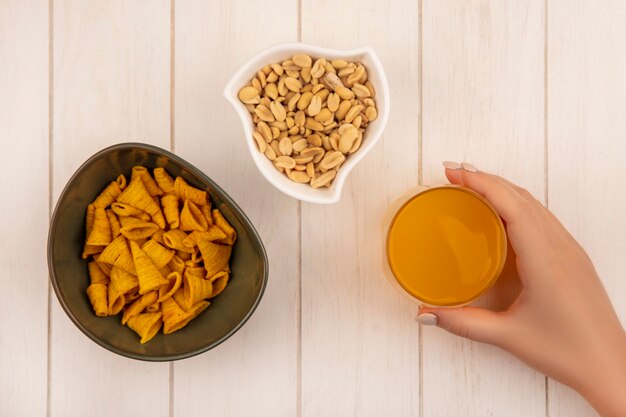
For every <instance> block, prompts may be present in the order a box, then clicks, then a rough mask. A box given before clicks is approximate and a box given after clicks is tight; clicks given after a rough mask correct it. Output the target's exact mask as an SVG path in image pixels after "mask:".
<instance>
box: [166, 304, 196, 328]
mask: <svg viewBox="0 0 626 417" xmlns="http://www.w3.org/2000/svg"><path fill="white" fill-rule="evenodd" d="M161 308H162V310H163V334H170V333H173V332H175V331H176V330H180V329H182V328H183V327H185V326H186V325H187V323H189V322H190V321H191V319H192V318H193V314H192V313H188V312H186V311H185V310H183V309H182V308H181V307H180V305H178V303H177V302H176V301H175V300H174V298H173V297H169V298H168V299H166V300H165V301H163V302H162V303H161Z"/></svg>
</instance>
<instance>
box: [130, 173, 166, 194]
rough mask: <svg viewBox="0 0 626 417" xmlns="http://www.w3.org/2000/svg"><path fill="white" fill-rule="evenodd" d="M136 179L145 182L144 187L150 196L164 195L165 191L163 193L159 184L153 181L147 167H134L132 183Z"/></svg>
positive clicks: (131, 177)
mask: <svg viewBox="0 0 626 417" xmlns="http://www.w3.org/2000/svg"><path fill="white" fill-rule="evenodd" d="M135 178H137V179H139V180H141V181H142V182H143V185H144V187H146V190H147V191H148V194H150V195H151V196H155V195H161V194H163V191H161V189H160V188H159V186H158V185H157V183H156V182H155V181H154V179H152V177H151V176H150V173H149V172H148V170H147V169H146V167H143V166H141V165H137V166H134V167H133V170H132V173H131V175H130V181H131V182H132V181H133V180H134V179H135Z"/></svg>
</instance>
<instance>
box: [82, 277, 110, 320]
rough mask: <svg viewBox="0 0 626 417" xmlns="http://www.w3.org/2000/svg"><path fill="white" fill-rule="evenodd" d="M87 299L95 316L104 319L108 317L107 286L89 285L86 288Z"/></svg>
mask: <svg viewBox="0 0 626 417" xmlns="http://www.w3.org/2000/svg"><path fill="white" fill-rule="evenodd" d="M87 297H89V301H91V305H92V307H93V311H95V313H96V316H98V317H106V316H108V315H109V305H108V294H107V286H106V285H104V284H91V285H89V287H87Z"/></svg>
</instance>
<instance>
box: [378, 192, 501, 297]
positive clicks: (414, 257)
mask: <svg viewBox="0 0 626 417" xmlns="http://www.w3.org/2000/svg"><path fill="white" fill-rule="evenodd" d="M505 258H506V233H505V231H504V226H503V224H502V221H501V220H500V217H499V216H498V214H497V213H496V212H495V210H494V209H493V207H491V205H490V204H489V203H488V202H487V201H486V200H485V199H484V198H483V197H481V196H480V195H478V194H476V193H475V192H473V191H471V190H468V189H466V188H463V187H454V186H443V187H435V188H430V189H427V190H426V191H423V192H421V193H419V194H417V195H415V196H414V197H412V198H411V199H409V200H408V201H407V202H406V203H404V205H403V206H402V207H401V208H400V210H398V212H397V213H396V215H395V217H394V218H393V220H392V221H391V225H390V227H389V231H388V234H387V260H388V262H389V266H390V267H391V271H392V272H393V275H394V276H395V278H396V280H397V281H398V283H399V284H400V285H401V286H402V287H403V288H404V289H405V290H406V291H407V292H408V293H409V294H411V295H412V296H414V297H415V298H417V299H419V300H421V301H422V302H424V303H427V304H431V305H437V306H454V305H462V304H466V303H468V302H470V301H472V300H473V299H475V298H476V297H478V296H479V295H481V294H482V293H484V292H485V291H486V290H487V289H488V288H489V287H491V285H493V283H494V282H495V281H496V279H497V278H498V275H499V274H500V272H501V271H502V267H503V266H504V260H505Z"/></svg>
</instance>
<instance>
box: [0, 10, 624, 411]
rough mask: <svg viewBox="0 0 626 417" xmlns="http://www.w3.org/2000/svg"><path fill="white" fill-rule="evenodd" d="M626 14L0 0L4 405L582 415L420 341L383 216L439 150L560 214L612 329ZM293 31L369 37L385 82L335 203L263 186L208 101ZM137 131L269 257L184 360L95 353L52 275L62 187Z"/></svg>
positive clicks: (511, 371) (217, 100)
mask: <svg viewBox="0 0 626 417" xmlns="http://www.w3.org/2000/svg"><path fill="white" fill-rule="evenodd" d="M625 21H626V2H624V1H621V0H614V1H609V0H602V1H591V0H588V1H584V0H575V1H572V0H492V1H487V0H475V1H470V0H455V1H453V0H401V1H388V2H387V1H381V0H358V1H356V0H350V1H343V0H342V1H337V0H275V1H246V0H235V1H226V0H224V1H221V2H218V1H208V0H206V1H201V0H171V1H170V0H144V1H140V0H125V1H123V0H98V1H96V0H90V1H86V0H0V141H1V144H2V154H1V155H0V167H1V173H2V175H0V192H1V197H0V199H1V204H0V219H1V220H0V226H1V228H0V291H1V292H0V415H1V416H51V417H61V416H63V417H65V416H113V415H116V416H118V415H119V416H130V415H135V416H150V417H161V416H170V417H173V416H175V417H179V416H180V417H183V416H207V415H211V416H303V417H314V416H315V417H317V416H359V417H360V416H423V417H434V416H497V417H500V416H504V417H515V416H519V417H522V416H523V417H529V416H530V417H534V416H541V417H543V416H550V417H580V416H591V415H594V413H593V411H591V410H590V408H589V407H588V406H587V405H586V404H585V403H584V402H583V401H582V400H581V399H580V398H579V397H578V396H577V395H576V394H575V393H573V392H572V391H570V390H569V389H567V388H565V387H563V386H561V385H559V384H558V383H556V382H554V381H551V380H549V379H546V378H545V377H544V376H543V375H541V374H539V373H537V372H535V371H533V370H531V369H528V368H527V367H525V366H524V365H523V364H521V363H520V362H519V361H517V360H516V359H515V358H513V357H511V356H509V355H508V354H506V353H504V352H502V351H500V350H498V349H495V348H492V347H489V346H484V345H480V344H476V343H471V342H467V341H464V340H460V339H457V338H454V337H451V336H449V335H447V334H444V333H443V332H442V331H439V330H438V329H432V328H424V329H422V330H420V329H419V328H418V326H417V325H416V323H415V322H414V320H413V319H414V315H415V306H414V305H411V304H410V303H408V302H406V301H405V300H404V299H403V298H402V297H400V296H399V295H398V294H397V293H396V292H395V291H394V290H393V289H392V288H391V287H390V285H389V284H388V283H387V282H386V281H385V280H384V279H383V278H382V270H383V264H382V259H383V258H382V255H381V250H382V241H383V237H382V231H381V227H380V224H381V219H382V216H383V214H384V212H385V209H386V207H387V205H388V204H389V203H390V201H392V200H393V199H395V198H396V197H397V196H398V195H400V194H401V193H402V192H403V191H405V190H406V189H407V188H409V187H411V186H413V185H415V184H417V183H418V182H422V183H431V182H441V181H443V173H442V168H441V161H442V160H443V159H450V160H457V161H462V160H465V161H470V162H473V163H474V164H476V165H477V166H478V167H479V168H482V169H484V170H489V171H493V172H496V173H499V174H501V175H504V176H506V177H509V178H511V179H512V180H514V181H516V182H518V183H520V184H521V185H523V186H525V187H527V188H528V189H529V190H531V191H532V192H533V193H534V194H535V195H536V196H537V197H538V198H539V199H541V200H542V201H543V202H544V203H545V204H546V205H548V206H549V208H550V209H552V210H553V211H554V212H555V213H556V214H557V215H558V216H559V217H560V218H561V219H562V221H563V222H564V223H565V225H566V226H567V227H568V228H569V229H570V230H571V231H572V232H573V234H574V235H575V236H576V237H577V238H578V239H580V241H581V242H582V243H583V245H584V246H585V247H586V248H587V250H588V252H589V253H590V255H591V256H592V258H593V259H594V261H595V263H596V266H597V269H598V271H599V273H600V275H601V276H602V279H603V280H604V282H605V284H606V287H607V289H608V291H609V292H610V295H611V298H612V299H613V301H614V303H615V304H616V307H617V310H618V312H619V314H620V317H621V318H622V320H626V256H624V255H625V251H626V221H625V220H624V213H625V212H626V197H625V191H624V186H625V185H626V179H625V178H626V175H625V174H626V169H625V168H624V164H625V163H624V160H625V157H626V113H625V110H626V76H625V74H626V47H625V46H624V44H625V41H626V25H625V24H624V22H625ZM298 40H301V41H303V42H308V43H313V44H318V45H322V46H329V47H335V48H350V47H356V46H363V45H371V46H372V47H374V48H375V50H376V51H377V52H378V54H379V55H380V57H381V59H382V61H383V64H384V66H385V69H386V72H387V76H388V78H389V82H390V87H391V100H392V111H391V117H390V120H389V124H388V127H387V129H386V131H385V134H384V137H383V140H382V141H381V143H380V144H379V145H377V147H376V148H375V149H374V150H373V151H372V153H371V154H369V155H368V156H367V157H366V158H365V159H364V160H363V162H362V163H361V164H360V165H359V166H358V167H357V168H356V169H355V170H354V171H353V173H352V176H351V177H350V179H349V180H348V183H347V185H346V188H345V189H344V194H343V198H342V200H341V202H339V203H338V204H335V205H332V206H317V205H311V204H305V203H299V202H298V201H295V200H292V199H290V198H288V197H286V196H285V195H283V194H281V193H280V192H279V191H277V190H276V189H274V188H273V187H272V186H270V185H269V183H267V182H266V181H265V180H264V179H263V178H262V177H261V175H260V174H259V173H258V172H257V170H256V168H255V167H254V165H253V163H252V161H251V158H250V157H249V155H248V153H247V150H246V148H245V144H244V138H242V129H241V126H240V124H239V121H238V119H237V117H236V115H235V113H234V111H233V110H232V109H231V108H230V107H229V106H228V105H227V104H226V102H225V100H224V99H223V98H222V96H221V90H222V88H223V86H224V84H225V82H226V80H227V79H228V78H229V76H230V75H231V74H232V73H233V72H234V71H235V70H236V69H237V68H238V67H239V66H240V65H241V64H242V63H243V62H245V61H246V60H247V58H248V57H250V56H251V55H252V54H254V53H256V52H258V51H259V50H261V49H263V48H265V47H267V46H270V45H272V44H275V43H278V42H284V41H298ZM127 140H137V141H144V142H148V143H152V144H154V145H157V146H160V147H163V148H166V149H170V150H172V151H174V152H175V153H177V154H178V155H180V156H182V157H183V158H185V159H187V160H189V161H190V162H192V163H193V164H195V165H196V166H198V167H199V168H200V169H202V170H203V171H204V172H205V173H207V174H208V175H209V176H211V177H212V178H214V179H215V180H216V181H217V182H218V183H220V184H221V185H222V186H223V187H224V188H225V189H226V190H227V191H228V192H229V193H230V194H231V195H232V196H233V197H234V199H235V200H236V201H237V202H238V203H239V204H240V205H241V206H242V208H243V209H244V210H245V211H246V213H247V214H248V215H249V216H250V218H251V219H252V221H253V222H254V223H255V225H256V226H257V228H258V230H259V232H260V234H261V236H262V238H263V240H264V242H265V245H266V248H267V251H268V254H269V257H270V259H271V277H270V282H269V286H268V288H267V292H266V294H265V297H264V299H263V301H262V304H261V306H260V307H259V309H258V310H257V312H256V313H255V314H254V316H253V317H252V319H251V320H250V321H249V322H248V324H247V325H246V326H245V327H244V328H243V329H242V330H241V331H240V332H238V333H237V334H236V335H235V336H234V337H232V338H231V339H230V340H228V342H227V343H224V344H222V345H221V346H219V347H218V348H216V349H214V350H212V351H210V352H208V353H205V354H202V355H200V356H198V357H195V358H192V359H188V360H184V361H180V362H176V363H144V362H139V361H134V360H130V359H126V358H123V357H120V356H117V355H115V354H112V353H110V352H108V351H106V350H104V349H102V348H100V347H99V346H97V345H96V344H94V343H93V342H91V341H90V340H89V339H88V338H86V337H85V336H84V335H83V334H82V333H81V332H80V331H79V330H78V329H77V328H76V327H75V326H74V325H73V324H72V323H71V322H70V320H69V319H68V318H67V317H66V315H65V313H64V312H63V311H62V309H61V308H60V306H59V304H58V302H57V300H56V297H55V295H54V293H53V292H51V290H50V287H49V285H48V272H47V267H46V233H47V227H48V219H49V216H50V213H51V210H52V209H53V207H54V203H55V202H56V199H57V197H58V195H59V192H60V190H61V189H62V187H63V186H64V185H65V183H66V181H67V180H68V178H69V176H70V175H71V174H72V173H73V172H74V170H75V169H76V168H77V167H78V166H79V165H80V164H81V163H82V162H83V161H84V160H85V159H86V158H87V157H89V156H90V155H91V154H93V153H95V152H96V151H98V150H99V149H101V148H103V147H105V146H107V145H110V144H113V143H116V142H121V141H127ZM491 302H492V303H497V302H498V300H497V297H491ZM599 383H601V381H599Z"/></svg>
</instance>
